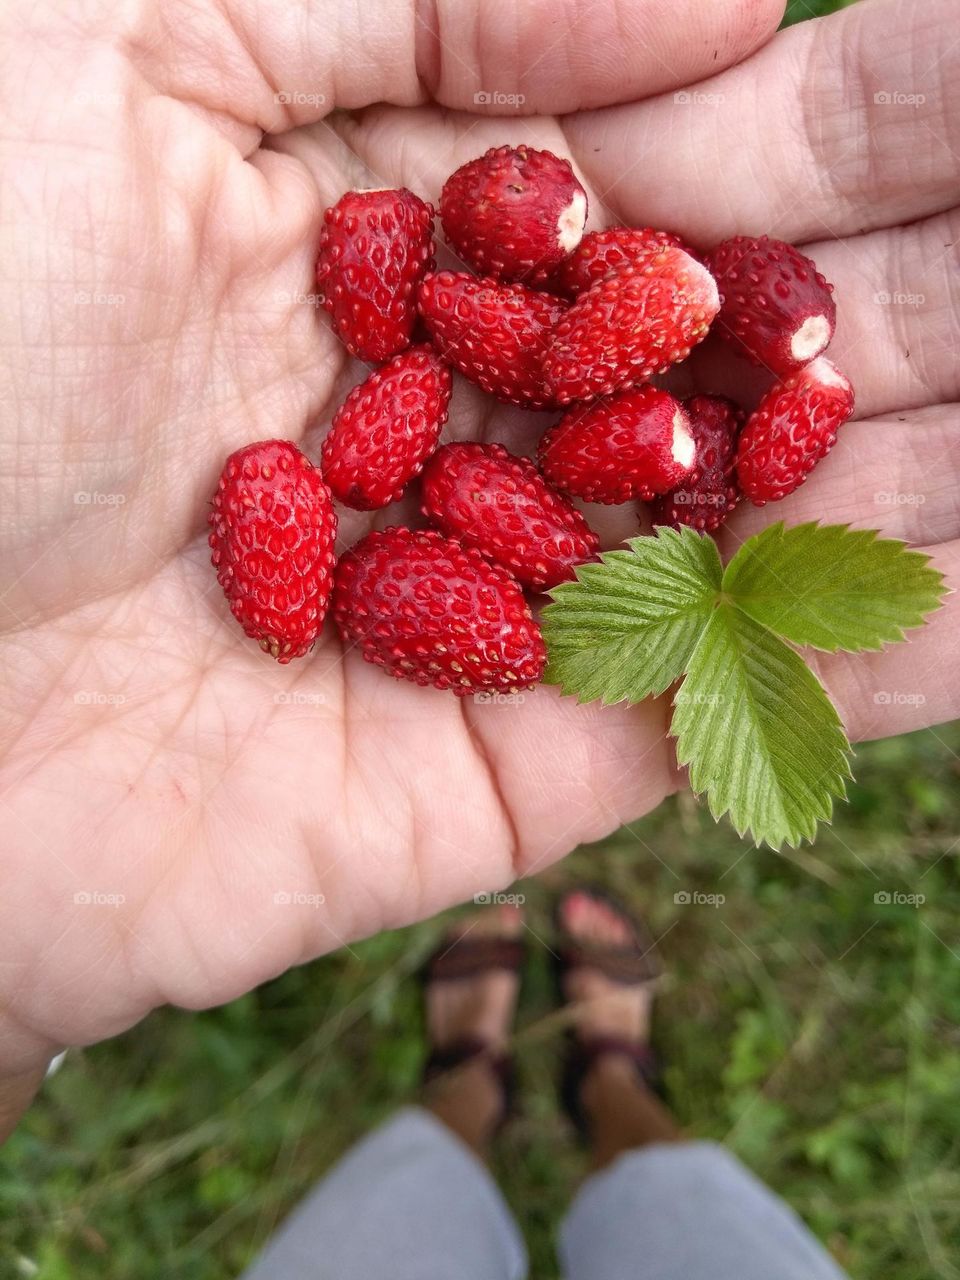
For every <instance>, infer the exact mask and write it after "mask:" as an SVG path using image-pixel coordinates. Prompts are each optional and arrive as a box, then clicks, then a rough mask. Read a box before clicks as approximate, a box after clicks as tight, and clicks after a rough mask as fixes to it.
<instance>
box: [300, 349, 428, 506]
mask: <svg viewBox="0 0 960 1280" xmlns="http://www.w3.org/2000/svg"><path fill="white" fill-rule="evenodd" d="M451 383H452V378H451V376H450V370H449V369H448V368H447V366H446V365H445V364H444V363H443V361H442V360H441V359H440V358H439V356H438V355H437V354H436V352H435V351H434V350H433V348H432V347H431V346H429V345H424V346H419V347H411V348H410V349H409V350H408V351H404V352H401V354H400V355H398V356H394V358H393V359H392V360H391V361H390V362H389V363H388V364H385V365H383V366H382V367H381V368H379V369H376V370H375V371H374V372H373V373H371V375H370V377H369V378H367V380H366V381H365V382H361V383H360V385H359V386H358V387H354V388H353V390H352V391H351V392H350V394H349V395H348V396H347V398H346V400H345V401H344V402H343V404H342V405H341V406H340V408H339V409H338V410H337V412H336V413H335V414H334V418H333V423H332V425H331V427H330V431H329V433H328V435H327V438H326V439H325V440H324V442H323V454H322V465H323V477H324V479H325V480H326V482H327V484H328V485H329V486H330V488H331V489H332V490H333V495H334V497H335V498H339V500H340V501H341V502H342V503H344V504H345V505H346V506H348V507H354V508H355V509H356V510H357V511H375V510H376V509H377V508H378V507H385V506H387V505H388V504H389V503H391V502H396V500H397V499H398V498H399V497H400V495H401V494H402V493H403V490H404V489H405V488H406V486H407V485H408V484H409V483H410V481H411V480H412V479H413V478H414V476H417V475H419V474H420V472H421V470H422V469H423V464H424V463H425V462H426V460H427V458H429V457H430V454H431V453H433V451H434V449H436V447H437V443H438V441H439V439H440V432H441V430H442V429H443V424H444V423H445V422H446V420H447V406H448V405H449V403H450V389H451Z"/></svg>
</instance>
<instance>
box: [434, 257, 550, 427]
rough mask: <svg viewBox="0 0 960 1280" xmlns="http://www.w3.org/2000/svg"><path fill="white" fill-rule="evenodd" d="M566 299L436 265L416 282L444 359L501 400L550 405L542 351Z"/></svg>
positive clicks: (526, 405) (533, 406)
mask: <svg viewBox="0 0 960 1280" xmlns="http://www.w3.org/2000/svg"><path fill="white" fill-rule="evenodd" d="M565 309H566V303H565V302H562V301H561V300H560V299H559V298H554V297H551V296H550V294H548V293H537V292H536V291H535V290H533V289H528V288H527V287H526V286H525V285H522V284H500V283H499V282H498V281H496V280H492V279H489V278H487V279H477V277H476V276H472V275H470V274H469V273H468V272H466V271H440V272H437V274H436V275H429V276H427V278H426V279H425V280H424V282H423V284H422V285H421V286H420V314H421V315H422V316H423V319H424V323H425V324H426V326H427V329H428V330H429V331H430V336H431V337H432V338H433V341H434V345H435V346H436V348H437V350H438V351H439V353H440V355H441V356H442V358H443V359H444V360H447V361H449V363H450V364H452V365H453V367H454V368H455V369H459V371H460V372H461V373H462V374H463V376H464V377H465V378H469V379H470V381H471V382H475V383H477V385H478V386H480V387H482V388H483V390H484V391H486V392H487V393H488V394H489V395H492V396H496V397H497V399H498V400H502V401H503V402H504V403H505V404H517V405H521V406H522V407H523V408H525V409H544V408H552V407H554V405H553V401H552V399H551V397H550V394H549V393H548V392H547V390H546V389H545V387H544V385H543V357H544V353H545V352H546V350H547V344H548V342H549V338H550V333H551V331H552V329H553V326H554V324H555V323H556V321H557V319H558V318H559V316H561V315H562V314H563V312H564V310H565Z"/></svg>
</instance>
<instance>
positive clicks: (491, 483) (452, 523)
mask: <svg viewBox="0 0 960 1280" xmlns="http://www.w3.org/2000/svg"><path fill="white" fill-rule="evenodd" d="M423 514H424V515H425V516H426V517H427V519H428V520H430V522H431V523H432V524H434V525H436V527H437V528H438V529H440V530H442V531H443V532H444V533H446V534H449V535H451V536H453V537H457V538H459V539H460V541H461V542H463V543H465V544H466V545H468V546H472V547H476V548H477V549H478V550H479V551H482V552H483V553H484V555H486V556H489V557H490V559H491V560H494V561H495V562H496V563H497V564H502V565H503V566H504V568H506V569H509V570H510V572H511V573H513V574H514V575H515V576H516V578H517V580H518V581H519V582H520V583H522V584H523V586H525V587H527V588H529V589H530V590H531V591H543V590H545V589H546V588H548V587H555V586H556V585H557V583H558V582H565V581H567V580H568V579H569V578H572V577H573V576H574V574H573V570H574V566H575V565H578V564H582V563H583V562H584V561H585V560H589V559H591V558H592V557H593V556H595V555H596V553H597V551H598V550H599V547H600V540H599V538H598V537H597V535H596V534H595V533H594V532H593V530H592V529H591V528H590V526H589V525H588V524H587V522H586V520H585V519H584V518H583V516H582V515H581V513H580V512H579V511H578V510H577V509H576V507H575V506H574V505H573V504H572V503H571V502H570V501H569V500H568V499H567V498H565V497H564V496H563V495H562V494H560V493H558V492H557V491H556V489H553V488H551V486H550V485H548V484H547V482H546V480H544V478H543V476H542V475H541V474H540V472H539V471H538V470H537V469H536V467H535V466H534V465H533V463H532V462H531V461H530V460H529V459H528V458H517V457H515V456H514V455H513V454H512V453H508V452H507V450H506V449H504V448H503V446H502V445H499V444H476V443H474V442H466V441H465V442H463V443H461V444H445V445H444V446H443V448H441V449H438V450H437V452H436V453H435V454H434V455H433V457H432V458H431V459H430V461H429V462H428V463H427V466H426V469H425V470H424V473H423Z"/></svg>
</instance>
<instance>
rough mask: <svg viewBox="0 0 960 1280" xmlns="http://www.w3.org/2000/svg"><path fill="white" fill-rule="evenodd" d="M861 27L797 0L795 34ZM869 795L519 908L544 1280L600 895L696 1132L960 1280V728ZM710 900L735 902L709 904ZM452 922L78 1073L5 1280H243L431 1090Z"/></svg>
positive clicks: (912, 1264)
mask: <svg viewBox="0 0 960 1280" xmlns="http://www.w3.org/2000/svg"><path fill="white" fill-rule="evenodd" d="M840 7H843V5H842V3H835V2H832V0H826V2H823V0H820V2H818V3H810V2H809V0H790V3H789V4H788V9H787V21H799V20H801V19H803V18H807V17H811V16H813V15H814V14H816V13H825V12H829V11H831V10H833V9H836V8H840ZM856 772H857V777H858V781H857V783H856V784H855V785H854V787H853V788H852V792H851V799H850V803H849V805H846V806H841V808H840V809H839V811H838V813H837V816H836V821H835V823H834V825H833V826H832V827H831V828H829V829H824V830H823V832H822V834H821V836H820V838H819V839H818V841H817V843H816V845H815V846H814V847H813V848H805V849H803V850H801V851H799V852H794V853H789V852H788V853H787V854H783V855H778V854H773V853H771V852H769V851H765V850H762V851H758V850H754V849H752V848H750V847H749V846H748V845H745V844H743V843H741V842H740V841H739V840H738V839H737V837H736V836H735V834H734V833H733V832H732V831H731V830H730V828H729V827H727V826H726V825H725V824H721V825H719V826H717V825H715V824H714V823H713V822H712V820H711V819H710V818H709V816H708V815H707V814H705V813H704V812H703V811H702V810H700V809H698V807H697V806H696V804H695V803H694V802H693V801H692V799H691V798H690V797H687V796H684V797H678V798H675V799H674V800H672V801H670V802H669V803H667V804H666V805H664V806H663V807H662V808H661V809H660V810H659V811H658V812H657V813H655V814H653V815H651V816H650V817H648V818H647V819H645V820H643V821H642V822H638V823H636V824H634V825H633V826H632V827H631V828H629V829H624V830H622V831H620V832H619V833H617V834H616V835H614V836H612V837H611V838H610V839H608V840H606V841H604V842H603V843H601V844H598V845H595V846H592V847H589V848H586V847H585V848H581V849H579V850H577V851H576V853H574V854H573V855H572V856H571V857H570V858H569V859H567V860H566V861H565V862H564V863H563V864H562V865H560V866H558V867H555V868H553V869H552V870H551V871H549V872H547V873H546V874H544V875H543V876H541V877H539V878H538V879H537V880H536V881H535V882H525V883H523V884H521V885H518V886H516V887H515V890H516V891H517V892H522V893H523V894H524V895H525V896H526V899H527V902H526V909H527V913H528V921H529V925H530V928H531V938H530V941H531V956H530V961H529V966H528V971H527V973H526V975H525V984H524V989H523V998H522V1003H521V1009H520V1018H519V1030H518V1035H517V1054H518V1059H519V1068H520V1072H521V1084H522V1091H523V1110H522V1113H521V1115H520V1116H519V1117H518V1118H517V1119H516V1120H515V1121H513V1122H512V1124H511V1126H510V1127H509V1128H508V1129H507V1130H506V1131H505V1133H504V1135H503V1138H502V1141H501V1147H500V1155H499V1161H498V1170H497V1172H498V1176H499V1178H500V1181H501V1185H502V1186H503V1188H504V1191H505V1193H506V1195H507V1197H508V1199H509V1200H510V1202H511V1204H512V1205H513V1206H514V1208H515V1210H516V1212H517V1213H518V1215H519V1217H520V1220H521V1222H522V1224H523V1227H524V1230H525V1233H526V1236H527V1240H528V1244H529V1247H530V1251H531V1274H532V1275H535V1276H537V1277H538V1280H550V1278H551V1277H555V1276H556V1274H557V1272H556V1264H555V1259H554V1255H553V1245H552V1237H553V1231H554V1227H555V1225H556V1222H557V1220H558V1219H559V1217H560V1215H561V1213H562V1212H563V1208H564V1206H565V1205H566V1203H567V1201H568V1199H569V1196H570V1192H571V1190H572V1189H573V1188H574V1187H575V1186H576V1184H577V1182H578V1180H579V1179H580V1178H581V1177H582V1176H583V1173H584V1161H583V1154H582V1152H581V1151H580V1149H579V1148H578V1146H577V1144H576V1142H575V1140H574V1138H573V1135H572V1133H571V1131H570V1129H569V1126H568V1125H567V1122H566V1121H565V1119H564V1118H563V1116H562V1114H561V1113H560V1112H559V1110H558V1107H557V1103H556V1098H555V1092H554V1083H555V1065H556V1055H557V1049H558V1032H557V1031H556V1029H555V1027H554V1026H553V1024H552V1023H551V1021H550V1019H549V1014H550V1011H551V1009H552V1008H553V1007H554V1003H555V997H554V992H553V989H552V979H551V971H550V963H549V961H550V953H549V950H548V947H547V946H546V945H541V942H540V940H543V942H546V943H548V942H549V935H550V912H551V907H552V903H553V901H554V899H555V897H556V895H557V894H559V893H560V892H562V891H563V890H564V889H565V888H567V887H569V886H571V885H574V884H577V883H582V882H584V881H588V882H591V883H600V884H602V885H604V886H605V887H606V888H607V889H609V890H610V891H611V892H612V893H614V894H616V895H617V896H619V897H620V898H621V899H622V900H624V901H625V902H626V903H627V904H628V905H630V906H631V907H632V908H633V909H635V910H636V911H638V912H639V913H640V914H642V915H644V916H645V917H646V918H647V920H648V921H649V923H650V925H651V927H652V928H653V930H654V932H655V935H656V936H657V937H659V938H660V939H661V942H660V947H661V951H662V954H663V958H664V961H665V963H666V966H667V969H668V978H667V981H666V985H665V987H664V989H663V992H662V995H661V998H660V1002H659V1017H658V1022H657V1029H656V1038H657V1042H658V1046H659V1048H660V1051H661V1053H662V1054H663V1056H664V1059H665V1063H666V1078H667V1085H668V1088H669V1092H670V1095H671V1099H672V1103H673V1105H674V1108H675V1110H676V1112H677V1114H678V1116H679V1117H680V1119H681V1121H682V1123H683V1124H684V1125H686V1126H687V1127H688V1128H689V1129H690V1131H691V1132H692V1133H694V1134H696V1135H697V1136H702V1137H712V1138H716V1139H719V1140H721V1141H724V1142H726V1143H727V1144H728V1146H730V1147H731V1148H732V1149H733V1150H734V1151H735V1152H737V1153H738V1154H739V1155H740V1156H741V1157H742V1158H743V1159H744V1160H745V1161H746V1162H747V1163H748V1164H749V1165H750V1166H751V1167H752V1168H753V1169H754V1170H755V1171H756V1172H757V1173H758V1174H759V1176H760V1177H762V1178H763V1179H765V1180H766V1181H767V1182H768V1183H769V1184H770V1185H771V1186H772V1187H773V1188H775V1189H776V1190H777V1191H778V1192H779V1193H780V1194H781V1195H783V1196H785V1197H786V1198H787V1200H788V1201H789V1202H790V1203H791V1204H792V1205H793V1206H794V1207H795V1208H796V1209H797V1210H798V1211H799V1212H800V1213H801V1214H802V1215H803V1216H804V1217H805V1218H806V1220H807V1221H808V1222H809V1223H810V1224H811V1226H812V1227H813V1229H814V1230H815V1231H816V1232H817V1234H818V1235H819V1236H820V1237H821V1238H822V1239H823V1240H824V1241H825V1242H826V1243H827V1245H828V1246H829V1247H830V1248H831V1249H832V1250H833V1252H834V1254H835V1256H836V1257H837V1259H838V1261H839V1262H840V1263H841V1264H842V1265H843V1266H845V1267H846V1268H848V1270H849V1271H850V1272H851V1273H852V1274H853V1275H854V1276H862V1277H866V1276H870V1277H873V1276H882V1277H884V1280H927V1278H928V1277H931V1276H937V1277H945V1278H947V1277H960V1246H958V1242H960V1161H958V1157H960V1072H958V1070H957V1062H958V1050H960V939H958V931H957V911H956V908H957V903H958V895H957V848H958V843H960V725H953V726H948V727H945V728H940V729H936V730H929V731H926V732H923V733H919V734H914V735H911V736H908V737H903V738H899V739H892V740H890V741H887V742H882V743H873V744H870V745H868V746H866V747H863V748H861V749H860V750H859V752H858V759H857V765H856ZM698 893H699V894H703V895H722V898H723V901H722V902H721V903H719V904H718V905H716V906H709V905H698V904H696V903H695V902H685V901H684V895H688V896H693V895H696V894H698ZM678 895H679V896H678ZM878 895H879V896H878ZM884 895H887V900H884ZM897 895H904V896H910V895H913V896H914V897H916V896H917V895H920V896H922V897H923V899H924V900H923V902H922V903H918V904H916V903H915V904H911V903H910V902H908V901H897V900H896V899H897ZM444 925H445V919H444V918H443V917H441V918H438V919H437V920H434V921H430V922H428V923H425V924H422V925H420V926H417V927H416V928H412V929H407V930H403V931H400V932H396V933H392V934H386V935H383V936H381V937H378V938H374V939H371V940H369V941H367V942H365V943H362V944H359V945H357V946H355V947H353V948H351V949H350V950H349V951H346V950H345V951H341V952H339V953H337V954H336V955H334V956H331V957H328V958H326V959H324V960H321V961H317V962H316V963H314V964H311V965H308V966H305V967H303V968H301V969H298V970H295V971H293V972H291V973H288V974H286V975H284V977H282V978H280V979H278V980H277V981H275V982H273V983H270V984H268V985H267V986H265V987H262V988H261V989H259V990H258V991H255V992H252V993H251V994H249V995H247V996H245V997H243V998H242V999H240V1000H236V1001H234V1002H233V1003H232V1004H230V1005H227V1006H225V1007H223V1008H221V1009H217V1010H213V1011H211V1012H209V1013H204V1014H186V1013H182V1012H178V1011H176V1010H171V1009H166V1010H161V1011H159V1012H157V1013H155V1014H153V1015H152V1016H151V1017H150V1018H148V1019H147V1020H146V1021H145V1022H144V1023H143V1024H141V1025H140V1026H139V1027H137V1028H135V1029H134V1030H133V1031H131V1032H130V1033H128V1034H127V1035H125V1036H122V1037H120V1038H119V1039H117V1040H114V1041H112V1042H110V1043H107V1044H103V1045H99V1046H97V1047H96V1048H94V1049H90V1050H86V1051H82V1052H81V1051H77V1052H72V1053H71V1054H70V1055H69V1056H68V1057H67V1059H66V1062H65V1063H64V1065H63V1067H62V1069H61V1070H60V1071H59V1072H58V1073H57V1074H56V1075H54V1076H53V1077H52V1078H51V1079H50V1080H49V1081H48V1082H47V1085H46V1087H45V1089H44V1091H43V1094H42V1096H41V1097H40V1099H39V1100H38V1102H37V1103H36V1104H35V1105H34V1107H33V1108H32V1110H31V1111H30V1113H29V1114H28V1116H27V1118H26V1119H25V1120H24V1122H23V1123H22V1124H21V1126H20V1128H19V1130H18V1131H17V1132H16V1134H15V1135H14V1137H13V1138H12V1139H11V1141H10V1142H9V1143H8V1145H7V1146H6V1148H4V1150H3V1152H2V1153H0V1277H3V1280H6V1277H8V1276H10V1277H19V1276H37V1277H40V1280H87V1278H88V1277H89V1278H90V1280H93V1278H94V1277H96V1278H97V1280H126V1278H127V1277H132V1276H136V1277H138V1278H139V1280H161V1278H163V1280H167V1278H168V1277H171V1276H178V1277H179V1276H189V1277H191V1280H228V1278H232V1277H234V1276H236V1275H237V1274H238V1273H239V1272H240V1271H241V1270H242V1268H243V1267H244V1265H245V1264H246V1263H247V1262H249V1261H250V1259H251V1258H252V1257H253V1256H254V1255H255V1253H256V1252H257V1251H258V1249H259V1248H260V1246H261V1245H262V1244H263V1242H264V1240H265V1239H266V1237H267V1236H268V1235H269V1234H270V1232H271V1231H272V1230H273V1229H274V1228H275V1227H276V1225H277V1224H278V1222H279V1221H280V1220H281V1219H282V1218H283V1216H284V1215H285V1214H286V1213H287V1211H288V1210H289V1209H290V1208H291V1207H292V1206H293V1205H294V1204H295V1203H296V1201H297V1200H298V1199H299V1197H300V1196H301V1195H302V1194H303V1193H304V1192H305V1191H306V1190H307V1189H308V1188H309V1187H310V1185H311V1184H312V1183H313V1181H314V1180H315V1179H316V1178H317V1176H318V1175H319V1174H321V1173H322V1172H323V1171H324V1170H325V1169H327V1168H329V1166H330V1165H331V1163H332V1162H333V1161H334V1160H336V1158H337V1157H338V1156H339V1155H340V1154H341V1153H342V1152H343V1151H344V1150H345V1149H346V1148H347V1146H349V1144H350V1143H351V1142H352V1141H354V1140H355V1139H356V1138H357V1137H359V1136H361V1135H362V1134H363V1133H365V1132H366V1131H367V1130H368V1129H369V1128H370V1126H372V1125H374V1124H376V1123H377V1122H378V1121H379V1120H380V1119H382V1118H384V1117H385V1116H387V1115H389V1114H390V1112H391V1111H392V1110H393V1108H395V1107H396V1106H398V1105H399V1104H401V1103H403V1102H405V1101H407V1100H408V1099H409V1098H410V1097H411V1096H412V1095H413V1094H414V1093H415V1090H416V1086H417V1082H418V1078H419V1072H420V1065H421V1060H422V1055H423V1038H422V1019H421V1010H420V1002H419V993H418V990H417V987H416V984H415V983H414V982H413V981H411V975H412V974H413V973H414V971H415V970H416V969H417V967H418V965H419V963H420V961H421V960H422V958H423V957H424V956H425V955H426V954H427V953H428V952H429V950H430V949H431V947H432V946H433V945H434V944H435V942H436V940H437V938H438V936H439V934H440V932H441V931H442V929H443V927H444ZM371 1280H373V1278H371Z"/></svg>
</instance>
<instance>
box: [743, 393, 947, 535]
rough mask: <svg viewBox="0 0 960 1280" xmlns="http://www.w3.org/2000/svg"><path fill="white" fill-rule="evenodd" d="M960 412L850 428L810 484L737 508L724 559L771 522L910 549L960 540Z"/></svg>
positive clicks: (932, 412) (930, 412)
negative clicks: (864, 532)
mask: <svg viewBox="0 0 960 1280" xmlns="http://www.w3.org/2000/svg"><path fill="white" fill-rule="evenodd" d="M958 422H960V406H958V405H941V406H938V407H936V408H931V409H922V410H920V411H918V412H914V413H911V414H910V415H909V416H905V415H892V416H890V417H885V418H871V419H867V420H864V421H858V422H850V423H847V425H846V426H845V427H842V428H841V429H840V432H839V434H838V436H837V443H836V444H835V445H834V447H833V450H832V451H831V452H830V454H829V455H828V456H827V457H826V458H825V459H824V460H823V461H822V462H821V463H820V464H819V465H818V466H817V468H816V470H815V471H814V472H813V474H812V475H811V476H810V479H809V480H807V482H806V483H805V484H803V485H801V487H800V488H799V489H797V490H796V491H795V492H794V493H792V494H791V495H790V496H789V497H788V498H785V499H784V500H783V502H778V503H776V504H774V505H771V506H767V507H763V508H759V507H754V506H751V505H749V504H748V503H744V504H743V505H742V506H741V507H739V508H738V509H737V510H736V512H735V513H734V515H733V516H732V517H731V519H730V521H729V523H728V525H727V527H726V528H725V530H724V533H723V537H722V546H723V551H724V553H725V554H730V555H732V554H733V552H734V551H735V550H736V548H737V547H738V546H739V545H740V544H741V543H742V542H743V541H744V540H745V539H746V538H749V537H751V536H752V535H753V534H755V533H759V532H760V530H761V529H763V528H764V527H765V526H766V525H768V524H769V523H770V522H771V520H773V519H777V520H785V521H786V523H787V524H788V525H793V524H801V523H802V522H803V521H805V520H828V521H829V522H830V523H831V524H851V525H853V526H854V527H855V528H859V529H878V530H879V531H880V533H881V534H882V535H883V536H884V537H886V538H903V539H904V540H905V541H907V542H910V543H912V544H915V545H922V544H933V543H944V542H951V541H952V540H953V539H956V538H960V485H958V483H957V477H958V475H960V427H958V425H957V424H958Z"/></svg>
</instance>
